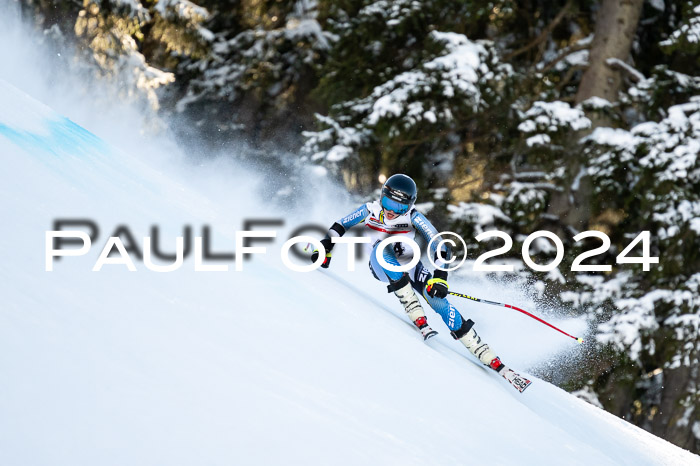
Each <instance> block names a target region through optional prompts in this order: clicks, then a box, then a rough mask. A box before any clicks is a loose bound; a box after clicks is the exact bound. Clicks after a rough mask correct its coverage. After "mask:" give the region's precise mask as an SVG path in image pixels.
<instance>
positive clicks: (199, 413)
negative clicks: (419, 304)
mask: <svg viewBox="0 0 700 466" xmlns="http://www.w3.org/2000/svg"><path fill="white" fill-rule="evenodd" d="M10 69H12V72H11V73H10V72H8V74H11V75H12V77H14V79H12V81H13V83H14V84H15V85H16V86H19V87H22V84H25V85H26V86H24V87H23V90H19V89H17V87H15V86H13V85H11V84H9V83H8V82H7V80H4V81H3V80H2V79H0V161H1V167H2V168H1V169H0V199H1V201H0V218H1V219H2V222H0V239H1V242H0V296H2V305H0V374H2V375H1V376H0V464H2V465H52V466H55V465H64V464H65V465H71V466H74V465H91V466H92V465H112V464H113V465H125V464H128V465H141V464H143V465H155V464H167V465H194V464H207V465H218V464H221V465H231V464H246V465H267V464H294V465H296V464H314V465H315V464H341V465H342V464H352V465H355V464H401V465H408V464H436V465H438V464H439V465H443V464H488V465H497V464H502V465H510V464H516V463H517V464H537V465H548V464H552V465H560V464H571V465H575V464H591V463H593V464H597V465H620V464H634V465H646V464H650V465H651V464H654V465H656V464H668V465H680V464H700V457H698V456H695V455H691V454H690V453H688V452H685V451H683V450H681V449H679V448H677V447H675V446H673V445H671V444H670V443H668V442H666V441H664V440H662V439H659V438H657V437H654V436H653V435H651V434H649V433H647V432H645V431H643V430H640V429H638V428H636V427H634V426H632V425H630V424H628V423H626V422H625V421H623V420H620V419H618V418H616V417H614V416H612V415H610V414H608V413H606V412H604V411H602V410H600V409H597V408H595V407H593V406H591V405H588V404H587V403H585V402H583V401H581V400H579V399H577V398H575V397H573V396H571V395H569V394H567V393H565V392H564V391H562V390H560V389H558V388H556V387H555V386H553V385H550V384H548V383H546V382H544V381H542V380H539V379H537V378H534V377H533V380H534V384H533V385H532V386H531V387H530V388H529V389H528V390H527V391H526V392H525V393H524V394H518V393H517V392H516V391H515V390H513V389H512V388H511V387H509V386H508V385H507V383H506V382H505V381H504V380H502V379H500V378H499V377H497V376H496V375H495V374H493V373H492V372H490V371H487V370H485V369H484V368H483V367H481V366H480V365H479V364H478V363H477V361H476V360H475V359H474V358H472V357H471V355H469V354H468V353H467V351H466V350H465V349H464V348H462V347H461V346H460V345H458V344H456V343H455V342H453V341H452V340H451V338H450V337H449V336H448V332H447V330H446V328H445V327H444V325H443V324H442V323H441V322H439V319H438V317H437V316H436V315H435V314H434V313H432V312H430V311H429V313H428V317H429V319H430V321H431V322H432V323H433V327H435V328H436V329H437V330H438V331H440V332H441V334H440V335H439V337H438V338H437V339H434V340H433V342H431V343H430V344H429V345H428V344H424V343H423V342H422V341H421V339H420V338H419V335H418V333H417V332H416V331H415V330H414V329H413V328H412V326H411V325H410V324H409V323H408V320H407V319H406V318H405V317H404V316H403V315H402V312H401V309H400V307H399V305H398V303H397V302H396V300H395V298H393V297H392V296H390V295H388V294H386V293H385V290H384V287H383V286H382V285H381V284H379V283H377V282H376V281H374V280H373V279H372V278H371V277H370V276H369V273H368V272H367V270H366V269H365V267H364V265H361V266H358V271H357V272H355V273H347V272H345V271H344V259H345V258H344V255H343V254H342V252H340V253H338V254H336V255H335V257H334V260H333V264H332V268H331V270H330V271H329V272H312V273H307V274H304V273H298V272H292V271H290V270H288V269H287V268H286V267H284V266H283V265H282V263H281V261H280V259H279V249H280V247H281V244H282V242H283V240H284V239H286V238H287V236H288V232H289V231H290V229H292V228H293V227H294V226H295V224H294V223H293V221H294V220H295V219H296V220H297V221H298V222H297V224H299V223H305V222H306V221H307V220H308V221H315V222H317V223H321V224H328V223H330V222H332V221H333V220H334V219H335V218H337V217H339V216H340V215H342V214H344V213H345V212H346V211H347V210H348V208H350V207H352V205H351V204H348V201H347V199H346V198H345V197H344V196H343V195H342V193H341V192H340V191H338V190H337V189H336V190H333V189H332V188H328V187H326V186H325V185H324V184H323V183H322V182H321V181H318V180H317V181H313V177H311V178H310V181H309V183H310V184H313V187H312V188H308V190H309V191H311V195H313V196H315V198H316V202H315V203H314V205H313V206H299V207H297V208H295V209H291V210H290V209H289V208H282V207H275V206H274V205H272V204H270V203H263V202H260V199H261V197H263V194H261V193H265V192H266V191H265V189H266V188H265V186H261V185H262V184H264V183H261V177H260V174H259V173H256V172H255V170H245V169H243V168H241V167H239V166H236V165H235V164H232V163H228V162H224V161H221V160H213V161H211V162H209V163H207V164H201V165H198V164H186V163H184V162H180V161H178V160H179V158H178V154H177V148H174V147H173V145H172V143H167V141H166V142H165V143H163V144H164V146H163V145H161V146H159V147H160V149H159V150H160V152H161V153H168V154H169V159H168V160H167V161H166V162H164V161H163V160H162V159H161V158H160V157H158V156H154V154H152V153H149V154H145V153H139V152H137V151H136V150H134V145H132V142H131V141H130V140H128V139H125V138H123V137H122V133H121V132H120V131H121V130H118V129H117V126H118V125H117V124H116V123H117V122H116V121H115V122H114V123H115V126H114V127H113V128H112V127H110V126H109V124H107V125H105V124H104V121H105V114H104V112H103V110H102V109H99V110H98V109H92V110H90V107H89V105H88V106H87V107H86V106H85V105H82V104H81V105H77V104H78V103H77V102H75V104H76V105H75V106H71V105H67V106H66V108H67V109H68V110H69V111H71V112H76V113H75V115H77V117H78V118H79V121H80V123H81V125H78V124H76V123H74V122H73V121H71V120H70V119H67V118H65V117H63V116H61V115H60V114H58V113H56V112H54V111H53V110H51V109H50V108H48V107H47V106H45V105H44V104H42V103H40V102H39V101H37V100H35V98H33V97H30V96H29V95H27V94H25V92H30V93H32V94H33V96H34V97H39V98H40V99H53V98H54V97H56V98H58V97H60V96H52V95H50V94H47V93H46V90H44V93H42V92H41V88H40V86H32V85H31V82H30V80H28V79H20V77H21V76H20V75H21V72H22V69H21V68H11V67H8V68H6V70H10ZM6 77H7V75H6V74H2V73H0V78H6ZM44 101H46V100H44ZM69 102H70V101H69ZM58 106H60V105H58ZM81 112H82V113H81ZM74 118H75V117H74ZM107 118H108V117H107ZM107 121H109V119H107ZM85 127H90V128H91V129H93V130H94V131H96V132H97V133H98V134H99V136H100V137H98V136H96V135H95V134H93V133H92V132H90V131H88V130H86V129H85ZM120 128H121V127H120ZM107 141H108V142H107ZM149 147H150V148H151V149H153V147H155V146H149ZM156 155H157V154H156ZM275 217H279V218H283V219H285V220H286V225H285V227H284V228H283V229H280V230H279V231H278V237H277V238H276V239H275V241H274V243H269V244H267V249H268V250H267V253H266V254H264V255H256V256H255V257H254V258H253V259H252V260H251V261H249V262H245V264H244V270H243V271H241V272H236V271H235V270H234V263H233V262H232V261H226V262H216V263H214V262H211V261H209V262H206V263H207V265H219V266H222V265H225V266H228V271H225V272H223V271H222V272H195V271H194V269H195V264H194V259H193V257H192V256H191V255H190V256H188V258H186V259H185V261H184V264H183V266H182V267H181V268H180V269H179V270H177V271H175V272H170V273H158V272H154V271H151V270H148V269H147V268H146V267H145V266H144V263H143V262H141V261H139V260H136V259H134V264H135V267H136V269H137V271H135V272H130V271H128V270H127V267H126V266H124V265H109V264H108V265H105V266H104V267H103V268H102V270H101V271H100V272H92V268H93V266H94V265H95V262H96V260H97V258H98V256H99V253H100V252H101V248H102V247H103V246H104V244H105V243H106V240H107V237H108V236H109V235H110V234H111V233H112V232H113V231H115V230H116V229H117V228H118V227H119V226H120V225H121V226H126V227H128V229H129V231H130V232H131V233H132V234H133V236H134V237H135V239H136V241H137V243H140V242H141V240H142V238H143V237H144V236H149V235H151V233H150V228H151V226H152V225H157V226H158V227H159V228H160V230H159V231H160V235H161V238H160V239H161V249H163V250H165V251H168V252H171V251H173V250H174V244H175V237H176V236H178V235H181V234H182V231H183V227H184V226H185V225H190V226H192V229H193V232H194V235H196V236H201V235H202V227H203V226H210V227H211V230H212V250H214V251H216V252H232V251H233V250H234V249H235V243H234V237H235V231H237V230H242V229H243V228H242V225H243V221H244V219H251V218H275ZM59 218H63V219H65V218H73V219H75V218H82V219H91V220H92V221H94V222H95V223H96V224H97V225H98V226H99V228H100V231H99V235H98V238H97V239H96V240H95V241H94V244H93V247H92V249H91V250H90V252H89V253H88V254H87V255H85V256H81V257H68V258H62V259H61V260H58V261H56V263H55V264H54V270H53V271H52V272H47V271H45V232H46V231H47V230H51V229H53V222H54V221H55V220H56V219H59ZM257 229H261V228H260V227H258V228H257ZM451 283H454V284H455V287H456V288H464V287H467V288H468V289H469V290H475V291H474V292H473V294H477V292H476V291H478V293H479V294H478V295H481V296H483V297H485V298H488V297H494V298H501V299H502V300H506V299H510V300H511V301H512V300H522V299H523V296H521V295H520V294H519V292H518V290H501V289H499V288H497V287H495V286H494V285H493V284H488V283H484V282H479V281H478V280H477V279H475V278H473V277H472V278H469V277H467V278H462V279H461V280H455V281H454V282H452V281H451ZM457 304H458V306H459V307H460V309H461V310H462V311H463V313H464V314H465V315H467V316H469V317H472V318H473V319H474V320H476V322H477V327H476V328H477V329H478V330H479V331H480V333H481V334H482V336H484V337H485V338H487V340H488V341H489V342H490V343H491V344H492V346H493V347H494V348H495V349H496V350H497V351H498V352H499V354H500V355H501V357H502V358H503V360H504V361H505V362H506V363H507V364H510V365H512V366H514V367H516V368H518V369H523V370H527V369H528V368H531V367H534V366H536V365H537V364H540V363H542V362H543V361H544V362H547V361H549V363H550V364H553V363H556V361H557V357H556V355H557V354H562V352H564V353H566V352H567V351H568V353H570V352H571V348H572V345H574V346H573V348H577V347H576V346H575V343H574V342H572V341H571V340H569V339H566V338H564V337H562V336H561V335H559V334H557V333H556V332H553V331H551V330H550V329H547V328H546V327H544V326H541V325H539V324H537V323H535V322H534V321H532V320H531V319H527V318H526V317H524V316H521V315H519V314H517V313H510V314H508V313H507V312H511V311H505V310H500V309H496V310H495V308H489V307H488V306H482V305H477V304H473V303H470V304H466V303H457ZM554 322H555V323H556V324H557V325H560V326H562V327H565V328H566V329H567V330H570V331H572V332H578V333H580V332H582V331H583V330H584V327H583V323H582V322H576V321H566V320H561V321H556V320H555V321H554ZM568 353H566V354H568Z"/></svg>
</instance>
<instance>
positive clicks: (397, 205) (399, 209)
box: [382, 196, 411, 215]
mask: <svg viewBox="0 0 700 466" xmlns="http://www.w3.org/2000/svg"><path fill="white" fill-rule="evenodd" d="M382 207H383V208H384V209H386V210H390V211H392V212H396V213H397V214H400V215H403V214H405V213H406V212H408V209H410V208H411V206H410V205H408V204H404V203H402V202H398V201H395V200H393V199H390V198H388V197H387V196H382Z"/></svg>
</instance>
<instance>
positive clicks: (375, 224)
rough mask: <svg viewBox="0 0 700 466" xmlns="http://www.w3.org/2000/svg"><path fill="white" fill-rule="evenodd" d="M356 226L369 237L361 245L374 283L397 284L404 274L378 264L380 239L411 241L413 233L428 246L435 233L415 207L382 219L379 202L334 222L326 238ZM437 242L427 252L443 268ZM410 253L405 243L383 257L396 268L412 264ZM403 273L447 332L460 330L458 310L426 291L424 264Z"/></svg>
mask: <svg viewBox="0 0 700 466" xmlns="http://www.w3.org/2000/svg"><path fill="white" fill-rule="evenodd" d="M358 225H360V226H364V230H365V231H364V232H363V234H362V236H365V237H369V238H370V242H369V243H368V244H365V245H364V246H365V248H366V250H367V252H369V256H370V261H369V268H370V271H371V272H372V275H374V277H375V278H376V279H377V280H381V281H383V282H394V281H397V280H399V279H400V278H401V277H402V276H403V273H404V272H396V271H392V270H387V269H386V268H384V267H382V266H381V264H379V261H378V260H377V245H378V244H379V243H380V242H381V241H382V240H383V239H385V238H387V237H389V236H391V235H404V236H408V237H410V238H414V237H415V235H416V232H418V233H420V234H421V236H422V237H423V238H424V239H425V240H426V242H428V243H429V242H430V240H431V239H432V238H433V237H434V236H436V235H437V234H438V231H437V229H436V228H435V227H434V226H433V224H432V223H430V221H429V220H428V219H427V218H426V217H425V216H424V215H423V214H421V213H420V212H418V210H416V209H415V208H413V209H411V210H409V211H408V212H407V213H405V214H403V215H401V216H399V217H397V218H395V219H393V220H389V219H388V218H386V217H385V216H384V211H383V209H382V206H381V205H380V203H379V201H374V202H368V203H367V204H364V205H362V206H360V207H359V208H358V209H356V210H355V211H354V212H352V213H350V214H349V215H346V216H345V217H343V218H341V219H340V220H338V221H337V222H336V223H334V224H333V226H332V227H331V228H330V230H328V236H329V237H331V238H332V237H334V236H335V237H337V236H342V235H344V234H345V232H346V231H347V230H349V229H350V228H352V227H355V226H358ZM437 243H438V241H434V242H433V244H431V248H430V249H431V250H430V251H428V254H432V257H434V259H433V262H434V263H435V264H436V265H437V266H439V267H442V266H443V265H444V262H443V261H442V260H441V259H440V258H439V257H438V255H437ZM392 246H393V247H392ZM413 254H414V251H412V250H411V247H410V246H409V245H408V244H404V243H402V242H396V243H393V244H390V245H388V246H387V247H385V248H384V252H383V257H384V260H385V261H386V262H387V263H389V264H392V265H396V266H398V265H406V264H408V263H409V262H411V259H413ZM415 254H420V252H419V251H415ZM449 254H450V251H449V249H446V250H444V251H443V252H442V256H443V257H444V258H446V259H449ZM406 273H408V277H409V280H410V281H411V285H412V286H413V289H414V290H416V291H417V292H418V294H420V295H422V296H423V298H425V300H426V301H427V302H428V304H430V307H432V308H433V309H434V310H435V312H437V313H438V314H440V316H441V317H442V320H443V321H444V322H445V324H446V325H447V326H448V327H449V329H450V330H452V331H454V330H457V329H459V328H460V327H461V326H462V321H463V319H462V316H461V315H460V313H459V311H457V309H456V308H455V307H454V306H453V305H452V304H450V302H449V301H448V300H447V299H446V298H432V297H430V296H429V295H428V293H427V292H426V291H425V286H426V282H427V281H428V280H429V279H430V278H431V273H430V272H429V271H428V269H427V268H425V266H424V265H423V263H422V262H421V261H419V262H418V264H416V265H415V266H414V267H412V268H411V269H410V270H408V271H407V272H406Z"/></svg>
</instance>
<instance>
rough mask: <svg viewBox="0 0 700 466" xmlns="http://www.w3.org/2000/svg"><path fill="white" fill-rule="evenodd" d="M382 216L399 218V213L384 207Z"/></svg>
mask: <svg viewBox="0 0 700 466" xmlns="http://www.w3.org/2000/svg"><path fill="white" fill-rule="evenodd" d="M384 216H385V217H386V218H388V219H389V220H394V219H395V218H399V217H400V216H401V215H399V214H397V213H396V212H394V211H393V210H388V209H384Z"/></svg>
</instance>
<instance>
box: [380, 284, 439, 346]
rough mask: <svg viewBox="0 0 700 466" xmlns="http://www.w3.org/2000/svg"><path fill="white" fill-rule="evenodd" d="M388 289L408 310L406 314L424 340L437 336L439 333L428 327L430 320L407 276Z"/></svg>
mask: <svg viewBox="0 0 700 466" xmlns="http://www.w3.org/2000/svg"><path fill="white" fill-rule="evenodd" d="M387 288H388V290H389V291H390V292H392V291H393V292H394V294H395V295H396V297H397V298H399V301H401V304H402V305H403V307H404V309H405V310H406V314H408V318H409V319H411V322H413V325H415V326H416V327H417V328H418V330H419V331H420V333H421V335H423V340H427V339H428V338H432V337H434V336H435V335H437V332H436V331H435V330H433V329H432V328H430V325H428V319H426V317H425V312H423V308H422V307H421V305H420V302H418V297H417V296H416V293H415V292H414V291H413V287H412V286H411V281H410V280H409V279H408V275H407V274H404V275H403V276H402V277H401V278H400V279H399V280H397V281H395V282H391V284H390V285H389V286H388V287H387Z"/></svg>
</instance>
